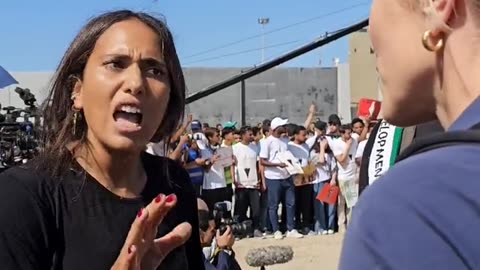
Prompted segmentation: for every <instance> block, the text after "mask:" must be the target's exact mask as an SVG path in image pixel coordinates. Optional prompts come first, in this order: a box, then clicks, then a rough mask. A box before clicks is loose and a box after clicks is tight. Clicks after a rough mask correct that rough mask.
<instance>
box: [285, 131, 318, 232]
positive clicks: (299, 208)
mask: <svg viewBox="0 0 480 270" xmlns="http://www.w3.org/2000/svg"><path fill="white" fill-rule="evenodd" d="M292 133H293V141H291V142H289V143H288V151H290V152H291V153H292V154H293V156H294V157H295V158H296V159H297V160H298V162H299V163H300V165H301V166H302V168H305V167H307V165H308V164H309V159H310V148H309V147H308V145H307V144H306V143H305V141H306V140H307V129H306V128H305V127H303V126H298V125H295V126H294V127H293V132H292ZM293 177H294V183H295V222H296V224H297V227H299V228H302V230H303V231H302V233H303V234H304V235H309V234H310V235H311V234H312V233H313V232H312V230H311V227H312V223H313V217H312V213H313V203H312V197H313V185H312V183H311V181H310V180H311V178H310V177H309V176H306V175H304V174H301V175H294V176H293Z"/></svg>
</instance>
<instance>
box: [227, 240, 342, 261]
mask: <svg viewBox="0 0 480 270" xmlns="http://www.w3.org/2000/svg"><path fill="white" fill-rule="evenodd" d="M342 241H343V234H340V233H337V234H334V235H324V236H307V237H305V238H303V239H290V238H285V239H283V240H275V239H256V238H255V239H244V240H240V241H237V242H235V245H234V250H235V252H236V254H237V255H236V257H237V260H238V262H239V263H240V266H241V267H242V269H245V270H246V269H259V268H254V267H249V266H248V265H247V263H246V262H245V255H246V254H247V252H248V250H249V249H253V248H260V247H266V246H291V247H292V248H293V252H294V254H293V259H292V260H291V261H290V262H288V263H286V264H280V265H274V266H268V267H266V268H267V269H271V270H286V269H289V270H291V269H296V270H314V269H315V270H316V269H322V270H336V269H337V268H338V262H339V260H340V250H341V247H342Z"/></svg>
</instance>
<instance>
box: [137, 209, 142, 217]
mask: <svg viewBox="0 0 480 270" xmlns="http://www.w3.org/2000/svg"><path fill="white" fill-rule="evenodd" d="M142 213H143V208H140V210H138V214H137V217H141V216H142Z"/></svg>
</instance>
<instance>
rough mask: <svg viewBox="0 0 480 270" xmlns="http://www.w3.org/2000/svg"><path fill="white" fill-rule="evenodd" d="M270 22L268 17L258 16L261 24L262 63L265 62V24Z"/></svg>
mask: <svg viewBox="0 0 480 270" xmlns="http://www.w3.org/2000/svg"><path fill="white" fill-rule="evenodd" d="M269 22H270V18H259V19H258V23H259V24H261V25H262V64H263V63H264V62H265V25H266V24H268V23H269Z"/></svg>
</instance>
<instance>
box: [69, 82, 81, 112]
mask: <svg viewBox="0 0 480 270" xmlns="http://www.w3.org/2000/svg"><path fill="white" fill-rule="evenodd" d="M82 93H83V83H82V81H81V80H80V79H78V78H75V82H74V84H73V90H72V96H71V99H72V101H73V107H74V109H75V110H79V111H80V110H82V109H83V99H82Z"/></svg>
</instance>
